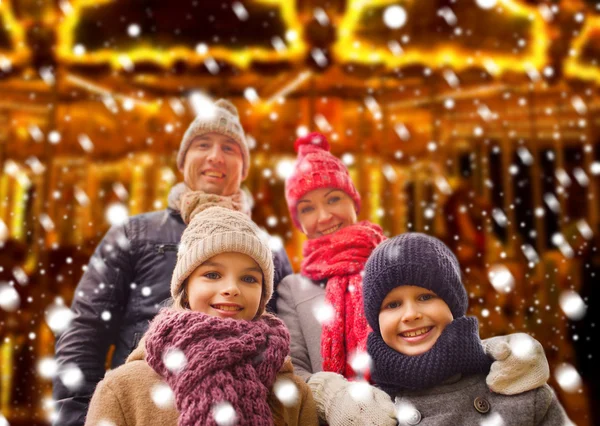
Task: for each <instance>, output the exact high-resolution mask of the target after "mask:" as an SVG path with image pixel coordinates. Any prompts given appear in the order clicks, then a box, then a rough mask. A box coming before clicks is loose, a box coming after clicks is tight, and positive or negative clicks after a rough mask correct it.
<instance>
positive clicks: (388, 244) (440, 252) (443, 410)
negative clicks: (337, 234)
mask: <svg viewBox="0 0 600 426" xmlns="http://www.w3.org/2000/svg"><path fill="white" fill-rule="evenodd" d="M363 292H364V305H365V316H366V318H367V321H368V322H369V325H370V326H371V327H372V329H373V332H371V333H370V334H369V337H368V343H367V351H368V353H369V355H370V356H371V358H372V361H373V368H372V371H371V378H372V380H373V382H375V384H376V385H378V386H379V387H380V388H381V389H383V390H384V391H386V392H387V393H388V394H389V395H390V396H391V397H392V398H393V399H394V400H395V402H396V406H397V409H398V420H399V422H400V424H401V425H416V424H419V425H479V424H494V425H565V424H572V423H571V422H570V420H569V419H568V417H567V415H566V413H565V411H564V409H563V407H562V406H561V405H560V403H559V402H558V400H557V398H556V395H555V394H554V392H553V391H552V389H551V388H550V387H549V386H548V385H544V386H542V387H539V388H537V389H534V390H531V391H527V392H523V393H520V394H517V395H511V396H507V395H500V394H495V393H492V392H491V391H490V390H489V388H488V386H487V384H486V375H487V374H488V372H489V370H490V366H491V363H492V360H491V358H489V357H488V356H487V355H486V354H485V352H484V349H483V346H482V344H481V340H480V338H479V331H478V322H477V319H476V318H475V317H466V316H465V314H466V311H467V306H468V298H467V292H466V291H465V288H464V286H463V284H462V281H461V275H460V267H459V264H458V261H457V260H456V257H455V256H454V254H453V253H452V252H451V251H450V249H448V247H446V246H445V245H444V244H443V243H442V242H441V241H439V240H438V239H436V238H433V237H430V236H428V235H425V234H419V233H406V234H403V235H400V236H397V237H394V238H392V239H390V240H387V241H385V242H384V243H382V244H380V245H379V246H378V247H377V248H376V249H375V250H374V251H373V253H372V254H371V256H370V257H369V260H368V261H367V264H366V266H365V276H364V279H363ZM521 338H523V337H521ZM531 340H533V339H531ZM532 347H533V345H532Z"/></svg>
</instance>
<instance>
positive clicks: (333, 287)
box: [302, 221, 385, 378]
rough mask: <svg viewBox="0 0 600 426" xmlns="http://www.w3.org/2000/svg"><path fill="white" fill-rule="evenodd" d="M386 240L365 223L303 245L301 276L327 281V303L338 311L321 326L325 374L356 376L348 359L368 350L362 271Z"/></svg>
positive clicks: (374, 227) (374, 226) (381, 232)
mask: <svg viewBox="0 0 600 426" xmlns="http://www.w3.org/2000/svg"><path fill="white" fill-rule="evenodd" d="M384 239H385V236H384V235H383V231H382V229H381V227H379V226H378V225H375V224H372V223H370V222H367V221H363V222H359V223H356V224H354V225H351V226H347V227H345V228H342V229H340V230H339V231H337V232H334V233H333V234H330V235H325V236H322V237H319V238H315V239H312V240H308V241H307V242H306V243H305V245H304V250H303V255H304V260H303V261H302V275H304V276H305V277H308V278H310V279H312V280H313V281H322V280H327V287H326V289H325V301H326V302H327V303H328V304H329V305H330V306H332V307H333V309H334V311H335V315H334V317H333V319H332V320H331V321H329V322H324V323H323V325H322V333H321V355H322V357H323V370H324V371H332V372H335V373H339V374H343V375H344V376H346V377H348V378H350V377H353V376H354V371H353V370H352V368H351V367H350V364H349V362H348V361H349V358H350V357H351V356H352V355H353V353H354V352H355V351H357V350H359V351H364V350H365V349H366V342H367V335H368V333H369V331H370V330H369V327H368V325H367V322H366V319H365V314H364V311H363V309H364V308H363V300H362V294H363V292H362V289H363V284H362V276H361V272H362V271H363V268H364V266H365V262H366V261H367V258H368V257H369V255H370V254H371V252H372V251H373V249H375V247H377V245H378V244H379V243H381V242H382V241H383V240H384Z"/></svg>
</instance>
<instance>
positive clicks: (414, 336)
mask: <svg viewBox="0 0 600 426" xmlns="http://www.w3.org/2000/svg"><path fill="white" fill-rule="evenodd" d="M453 319H454V318H453V316H452V313H451V312H450V308H449V307H448V305H447V304H446V302H444V301H443V300H442V299H441V298H440V297H438V296H437V295H436V294H435V293H434V292H432V291H430V290H427V289H425V288H423V287H417V286H410V285H402V286H399V287H396V288H395V289H393V290H392V291H390V292H389V293H388V295H387V296H386V297H385V299H384V300H383V303H382V304H381V308H380V310H379V328H380V330H381V337H382V338H383V341H384V342H385V343H386V344H387V345H388V346H389V347H390V348H392V349H394V350H395V351H397V352H400V353H402V354H404V355H409V356H414V355H420V354H423V353H425V352H427V351H428V350H429V349H431V348H432V347H433V345H434V344H435V342H436V341H437V339H438V337H440V335H441V334H442V331H443V330H444V328H445V327H446V326H447V325H448V324H450V323H451V322H452V320H453Z"/></svg>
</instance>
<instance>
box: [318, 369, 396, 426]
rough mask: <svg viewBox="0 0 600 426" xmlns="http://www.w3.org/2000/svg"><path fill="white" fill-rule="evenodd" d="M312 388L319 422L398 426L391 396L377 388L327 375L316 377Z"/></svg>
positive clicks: (330, 374)
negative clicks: (320, 420)
mask: <svg viewBox="0 0 600 426" xmlns="http://www.w3.org/2000/svg"><path fill="white" fill-rule="evenodd" d="M308 386H310V389H311V391H312V393H313V397H314V399H315V403H316V406H317V413H318V415H319V418H321V419H322V420H324V421H325V422H327V423H328V424H330V425H335V426H396V424H397V422H396V409H395V406H394V403H393V402H392V400H391V399H390V397H389V395H388V394H386V393H385V392H384V391H382V390H380V389H377V388H376V387H373V386H368V385H366V384H365V383H360V382H349V381H348V380H346V379H345V378H344V377H343V376H341V375H339V374H336V373H332V372H327V371H321V372H319V373H315V374H313V375H312V376H311V377H310V380H309V381H308ZM353 387H354V389H353ZM353 390H354V392H353ZM357 395H358V396H357Z"/></svg>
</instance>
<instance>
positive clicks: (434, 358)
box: [367, 316, 492, 395]
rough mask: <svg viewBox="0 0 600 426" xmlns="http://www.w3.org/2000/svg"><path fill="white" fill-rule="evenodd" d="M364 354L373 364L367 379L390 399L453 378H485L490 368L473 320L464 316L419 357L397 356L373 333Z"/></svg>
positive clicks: (489, 362)
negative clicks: (458, 375)
mask: <svg viewBox="0 0 600 426" xmlns="http://www.w3.org/2000/svg"><path fill="white" fill-rule="evenodd" d="M367 352H368V354H369V355H370V356H371V359H372V361H373V368H372V370H371V379H372V380H373V382H374V383H376V384H377V386H379V387H380V388H381V389H383V390H384V391H386V392H387V393H389V394H390V395H392V394H394V393H395V392H400V391H403V390H419V389H426V388H429V387H432V386H435V385H439V384H441V383H442V382H444V381H445V380H447V379H449V378H450V377H452V376H455V375H457V374H462V375H469V374H477V373H486V374H487V372H488V371H489V370H490V366H491V364H492V359H491V358H489V357H488V356H487V355H486V354H485V352H484V351H483V346H482V344H481V340H480V338H479V326H478V322H477V318H475V317H465V316H462V317H460V318H457V319H455V320H454V321H452V322H451V323H450V324H448V325H447V326H446V327H445V328H444V331H442V334H441V335H440V337H439V338H438V340H437V341H436V342H435V344H434V345H433V346H432V348H431V349H430V350H429V351H427V352H425V353H423V354H420V355H415V356H407V355H404V354H402V353H400V352H397V351H395V350H394V349H392V348H390V347H389V346H388V345H387V344H386V343H385V342H384V340H383V338H382V337H381V334H379V333H378V332H375V331H373V332H371V333H370V334H369V339H368V343H367Z"/></svg>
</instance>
